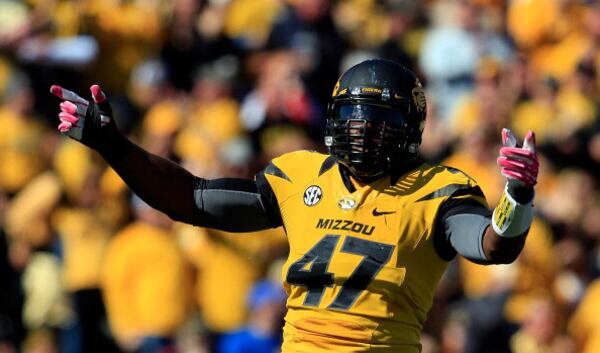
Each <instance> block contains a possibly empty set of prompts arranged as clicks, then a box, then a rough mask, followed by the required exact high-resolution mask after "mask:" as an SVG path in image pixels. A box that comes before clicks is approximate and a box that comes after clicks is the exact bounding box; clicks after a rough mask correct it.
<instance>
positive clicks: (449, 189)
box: [416, 184, 484, 202]
mask: <svg viewBox="0 0 600 353" xmlns="http://www.w3.org/2000/svg"><path fill="white" fill-rule="evenodd" d="M465 195H473V196H479V197H484V196H483V192H482V191H481V189H480V188H479V186H469V185H465V184H449V185H446V186H444V187H443V188H441V189H437V190H435V191H434V192H432V193H430V194H427V195H425V196H423V197H421V198H420V199H418V200H417V201H416V202H419V201H427V200H433V199H437V198H438V197H444V196H455V197H456V196H465Z"/></svg>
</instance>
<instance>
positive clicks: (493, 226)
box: [434, 129, 538, 264]
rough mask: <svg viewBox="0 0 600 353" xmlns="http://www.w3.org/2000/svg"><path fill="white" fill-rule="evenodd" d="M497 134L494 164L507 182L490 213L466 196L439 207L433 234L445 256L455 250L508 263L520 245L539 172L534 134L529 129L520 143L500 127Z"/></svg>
mask: <svg viewBox="0 0 600 353" xmlns="http://www.w3.org/2000/svg"><path fill="white" fill-rule="evenodd" d="M502 138H503V143H504V147H502V148H501V150H500V157H498V164H499V166H500V170H501V172H502V174H503V175H504V176H505V177H506V178H507V183H506V186H505V188H504V193H503V195H502V198H501V200H500V202H499V204H498V206H497V207H496V208H495V209H494V212H493V214H492V213H491V212H490V211H489V210H488V209H487V208H486V207H484V206H483V205H482V204H480V203H479V202H476V201H473V200H469V199H453V198H450V199H449V200H448V201H446V202H445V203H444V205H442V207H441V209H440V212H439V214H438V219H437V225H436V235H435V237H434V239H435V245H436V250H437V252H438V254H439V255H440V256H441V257H442V258H444V259H446V260H450V259H451V258H452V257H453V256H454V255H455V254H456V253H457V252H458V253H459V254H460V255H462V256H463V257H465V258H467V259H469V260H471V261H473V262H476V263H482V264H505V263H511V262H513V261H514V260H515V259H516V258H517V256H518V255H519V254H520V253H521V250H522V249H523V247H524V246H525V239H526V237H527V233H528V231H529V227H530V226H531V221H532V219H533V210H532V207H533V196H534V190H533V186H534V185H535V183H536V180H537V173H538V161H537V156H536V154H535V139H534V135H533V133H531V132H530V133H528V134H527V137H526V138H525V142H524V143H523V147H522V148H520V147H516V139H515V138H514V136H512V133H511V132H510V130H507V129H505V130H504V131H503V132H502Z"/></svg>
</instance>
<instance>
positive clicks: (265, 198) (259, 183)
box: [254, 167, 289, 228]
mask: <svg viewBox="0 0 600 353" xmlns="http://www.w3.org/2000/svg"><path fill="white" fill-rule="evenodd" d="M275 168H277V167H275ZM277 169H278V170H279V168H277ZM266 172H267V170H266V169H265V170H264V171H262V172H260V173H258V174H256V177H255V178H254V182H255V184H256V187H257V189H258V193H259V194H260V197H261V200H262V204H263V207H264V209H265V211H266V212H267V215H268V216H269V219H270V220H271V225H272V226H273V228H277V227H279V226H281V225H283V220H282V219H281V211H280V210H279V203H278V202H277V197H276V196H275V193H274V192H273V189H272V188H271V184H269V182H268V181H267V178H266V177H265V173H266ZM284 175H285V174H284ZM287 180H289V179H287Z"/></svg>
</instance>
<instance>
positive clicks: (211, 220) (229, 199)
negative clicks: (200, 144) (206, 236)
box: [194, 179, 278, 232]
mask: <svg viewBox="0 0 600 353" xmlns="http://www.w3.org/2000/svg"><path fill="white" fill-rule="evenodd" d="M194 200H195V203H196V216H195V217H194V218H195V222H194V224H195V225H197V226H201V227H207V228H215V229H220V230H224V231H228V232H251V231H257V230H262V229H267V228H273V227H276V226H278V225H277V224H273V222H272V217H271V216H270V215H269V213H268V212H267V210H266V208H265V205H264V204H263V201H262V196H261V194H260V193H259V191H258V188H257V186H256V183H255V182H254V181H253V180H249V179H248V180H246V179H216V180H202V181H201V182H200V183H199V187H198V188H197V189H196V190H194Z"/></svg>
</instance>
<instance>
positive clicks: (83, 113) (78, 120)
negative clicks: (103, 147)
mask: <svg viewBox="0 0 600 353" xmlns="http://www.w3.org/2000/svg"><path fill="white" fill-rule="evenodd" d="M90 91H91V93H92V94H91V95H92V102H90V101H88V100H87V99H84V98H82V97H80V96H79V95H77V94H76V93H74V92H72V91H69V90H67V89H65V88H63V87H61V86H57V85H52V86H51V87H50V92H51V93H52V94H53V95H55V96H56V97H58V98H60V99H62V100H63V101H62V102H61V103H60V113H58V119H59V120H60V123H59V125H58V130H59V131H60V132H62V133H63V134H66V135H67V136H69V137H71V138H73V139H75V140H77V141H80V142H82V143H83V144H85V145H88V146H90V147H92V148H97V147H98V146H99V143H101V140H102V135H103V134H105V133H106V132H109V131H111V130H112V131H116V126H115V123H114V121H113V118H112V109H111V107H110V104H109V103H108V100H107V99H106V94H104V92H102V89H101V88H100V86H99V85H92V86H91V87H90Z"/></svg>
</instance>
